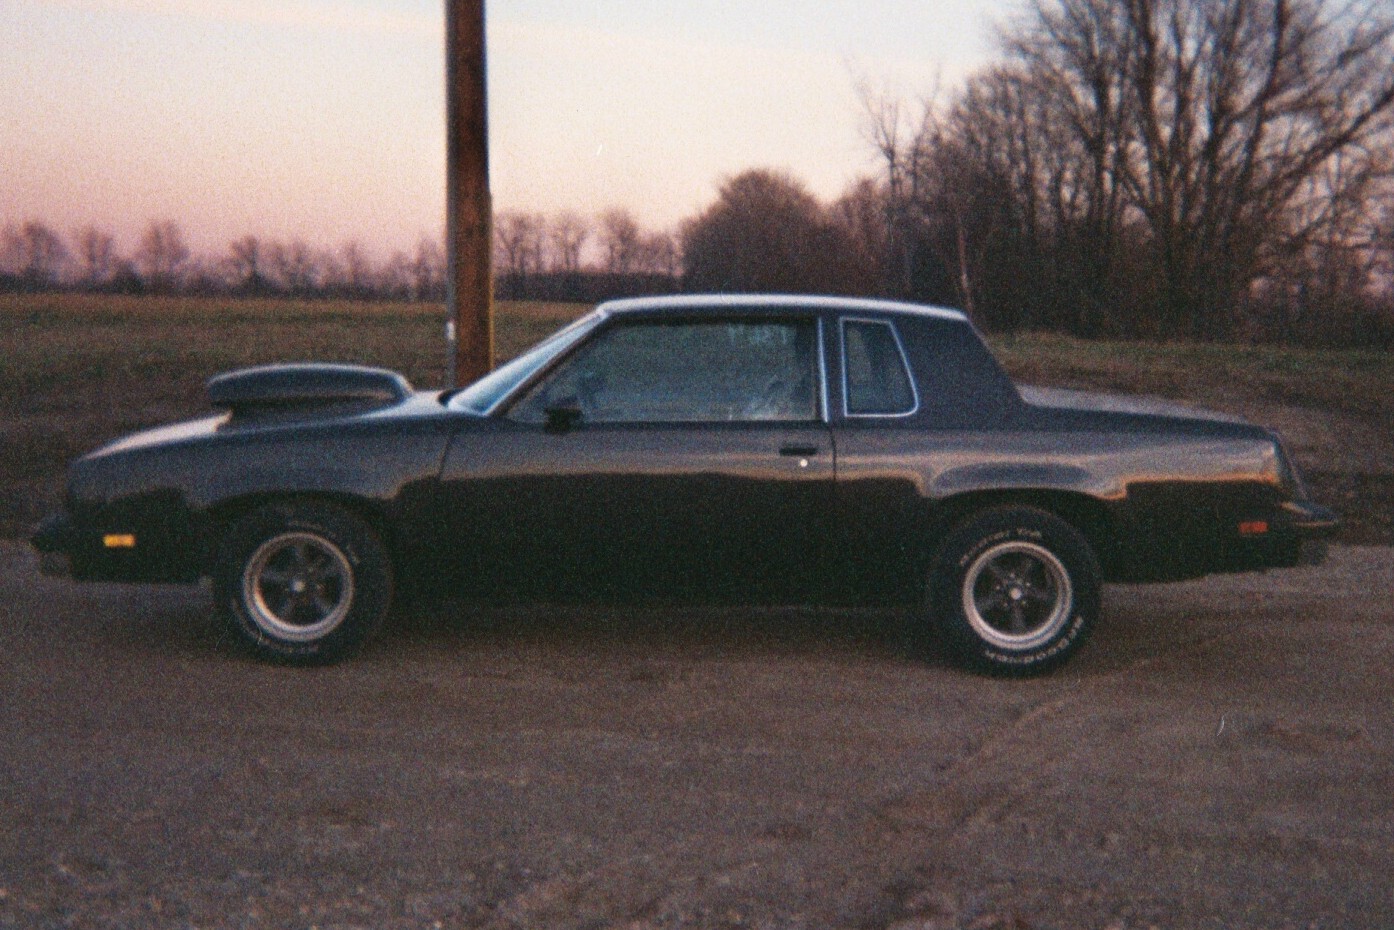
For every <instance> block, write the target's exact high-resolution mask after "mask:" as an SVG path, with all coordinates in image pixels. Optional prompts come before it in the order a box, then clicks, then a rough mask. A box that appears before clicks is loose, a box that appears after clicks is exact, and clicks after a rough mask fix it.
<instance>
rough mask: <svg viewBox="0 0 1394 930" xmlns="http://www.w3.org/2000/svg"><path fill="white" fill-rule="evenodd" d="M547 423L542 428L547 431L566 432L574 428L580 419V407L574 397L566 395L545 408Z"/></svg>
mask: <svg viewBox="0 0 1394 930" xmlns="http://www.w3.org/2000/svg"><path fill="white" fill-rule="evenodd" d="M546 412H547V423H546V424H545V426H544V429H546V430H547V432H549V433H566V432H570V431H571V430H572V429H574V428H575V426H576V424H577V423H578V422H579V421H580V419H581V407H580V405H579V404H577V403H576V399H575V398H574V397H568V398H566V399H565V400H563V401H561V402H560V403H558V404H554V405H553V406H551V407H548V408H547V411H546Z"/></svg>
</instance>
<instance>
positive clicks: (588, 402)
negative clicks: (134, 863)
mask: <svg viewBox="0 0 1394 930" xmlns="http://www.w3.org/2000/svg"><path fill="white" fill-rule="evenodd" d="M815 335H816V328H815V326H814V324H813V323H812V322H802V321H799V322H796V321H773V322H766V321H731V322H726V321H722V322H705V321H702V322H683V323H633V324H621V325H617V326H615V327H613V328H611V329H609V330H607V331H605V332H604V333H602V334H600V335H599V336H597V337H596V339H595V341H594V342H592V343H590V344H589V345H586V346H584V347H582V348H581V349H580V350H579V351H578V352H577V353H576V355H575V356H574V357H573V358H571V359H568V360H567V361H566V362H565V363H564V364H563V365H562V366H561V368H560V369H559V370H558V371H557V372H556V373H555V374H554V375H553V376H552V377H550V378H548V379H547V380H546V381H545V382H543V383H542V384H541V385H539V386H538V387H537V388H535V389H534V390H533V391H532V392H531V393H530V394H529V396H527V397H526V398H525V399H524V400H523V401H522V403H521V404H519V405H518V407H517V408H515V410H514V411H513V412H512V416H513V417H515V418H516V419H520V420H524V421H526V422H533V423H540V422H543V421H545V420H546V417H547V413H546V411H547V410H548V409H549V408H554V407H574V408H576V409H579V410H580V412H581V418H582V422H590V423H685V422H733V421H737V422H738V421H760V420H814V419H817V418H818V413H819V411H818V403H817V396H818V394H817V388H818V378H817V370H818V369H817V361H816V359H817V356H816V345H817V342H816V338H815Z"/></svg>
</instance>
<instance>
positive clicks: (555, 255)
mask: <svg viewBox="0 0 1394 930" xmlns="http://www.w3.org/2000/svg"><path fill="white" fill-rule="evenodd" d="M590 233H591V228H590V224H589V223H588V222H586V220H585V218H584V217H582V216H581V215H580V214H579V213H576V212H574V211H572V210H565V211H563V212H561V213H559V214H558V215H557V216H556V218H555V219H553V220H552V224H551V230H550V232H549V234H548V238H549V239H550V241H551V246H552V268H551V270H552V271H559V272H562V273H563V274H575V273H576V272H578V271H580V270H581V252H582V250H583V249H584V248H585V245H586V240H587V239H589V238H590Z"/></svg>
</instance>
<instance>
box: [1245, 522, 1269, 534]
mask: <svg viewBox="0 0 1394 930" xmlns="http://www.w3.org/2000/svg"><path fill="white" fill-rule="evenodd" d="M1267 532H1268V521H1267V520H1245V521H1244V522H1242V523H1240V524H1239V535H1240V536H1262V535H1263V534H1264V533H1267Z"/></svg>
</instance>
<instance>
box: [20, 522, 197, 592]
mask: <svg viewBox="0 0 1394 930" xmlns="http://www.w3.org/2000/svg"><path fill="white" fill-rule="evenodd" d="M152 526H153V527H154V529H152ZM161 529H164V530H165V531H164V532H161ZM195 541H196V540H195V538H194V537H193V536H191V535H190V534H189V533H187V532H183V533H172V532H169V531H168V529H167V527H160V526H159V525H158V524H152V523H151V522H149V521H147V522H145V523H140V522H137V521H120V522H115V521H102V522H88V521H86V520H82V519H75V518H74V517H73V516H72V514H71V513H70V512H68V511H61V512H59V513H55V514H50V515H49V516H47V517H45V518H44V519H43V521H42V522H40V523H39V525H38V526H36V527H35V528H34V532H33V533H32V534H31V535H30V537H29V544H30V545H31V546H33V547H34V549H35V550H36V551H37V552H38V554H39V571H40V572H42V573H43V574H45V575H50V576H54V577H67V578H72V579H74V580H77V581H134V582H157V583H160V582H174V583H186V582H192V581H197V580H198V578H199V575H200V574H201V567H202V565H203V562H202V561H201V560H200V559H199V553H200V552H201V551H202V550H201V549H199V548H198V547H197V546H196V545H195V544H194V543H195Z"/></svg>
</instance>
